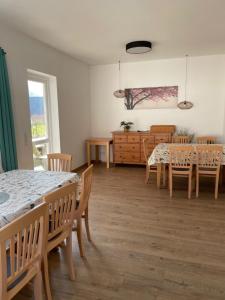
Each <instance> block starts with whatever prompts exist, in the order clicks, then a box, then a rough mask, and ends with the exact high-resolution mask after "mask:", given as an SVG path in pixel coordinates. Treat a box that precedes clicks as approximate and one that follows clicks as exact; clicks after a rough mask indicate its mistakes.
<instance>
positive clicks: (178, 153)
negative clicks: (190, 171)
mask: <svg viewBox="0 0 225 300" xmlns="http://www.w3.org/2000/svg"><path fill="white" fill-rule="evenodd" d="M169 157H170V165H171V166H172V167H176V168H185V167H190V166H192V165H193V157H194V153H193V146H191V145H170V146H169Z"/></svg>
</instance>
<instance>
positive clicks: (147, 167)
mask: <svg viewBox="0 0 225 300" xmlns="http://www.w3.org/2000/svg"><path fill="white" fill-rule="evenodd" d="M145 172H146V173H145V183H146V184H147V183H148V181H149V177H150V166H149V165H148V163H147V162H146V171H145Z"/></svg>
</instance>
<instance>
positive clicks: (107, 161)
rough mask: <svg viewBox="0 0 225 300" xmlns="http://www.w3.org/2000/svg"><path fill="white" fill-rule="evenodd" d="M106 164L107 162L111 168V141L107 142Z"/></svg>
mask: <svg viewBox="0 0 225 300" xmlns="http://www.w3.org/2000/svg"><path fill="white" fill-rule="evenodd" d="M106 164H107V169H109V164H110V147H109V143H107V144H106Z"/></svg>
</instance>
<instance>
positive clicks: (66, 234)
mask: <svg viewBox="0 0 225 300" xmlns="http://www.w3.org/2000/svg"><path fill="white" fill-rule="evenodd" d="M76 187H77V184H76V183H70V184H68V185H66V186H63V187H61V188H59V189H58V190H56V191H53V192H51V193H49V194H47V195H46V196H45V197H44V198H43V200H44V202H45V203H47V204H48V212H49V213H48V224H49V228H48V237H47V246H46V253H45V255H44V260H43V273H44V281H45V288H46V293H47V297H48V300H50V299H52V296H51V290H50V285H49V273H48V257H47V254H48V253H49V252H50V251H51V250H52V249H54V248H55V247H57V246H60V245H61V244H62V243H63V242H64V241H65V240H66V260H67V265H68V269H69V276H70V279H71V280H74V279H75V270H74V264H73V259H72V225H73V220H74V211H75V206H76Z"/></svg>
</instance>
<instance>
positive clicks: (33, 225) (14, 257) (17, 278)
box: [0, 203, 48, 299]
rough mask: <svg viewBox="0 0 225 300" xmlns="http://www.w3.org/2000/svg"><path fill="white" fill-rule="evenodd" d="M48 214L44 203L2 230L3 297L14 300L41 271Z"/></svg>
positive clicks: (0, 279) (0, 290) (0, 282)
mask: <svg viewBox="0 0 225 300" xmlns="http://www.w3.org/2000/svg"><path fill="white" fill-rule="evenodd" d="M47 213H48V210H47V205H46V204H44V203H43V204H41V205H40V206H38V207H36V208H34V209H32V210H31V211H29V212H28V213H26V214H25V215H23V216H21V217H19V218H17V219H16V220H14V221H12V222H11V223H10V224H8V225H6V226H5V227H3V228H2V229H0V274H1V276H0V299H11V298H12V297H13V296H15V295H16V294H17V293H18V291H19V290H20V289H21V288H23V286H24V285H25V284H26V283H27V282H28V281H29V280H31V279H32V278H33V277H34V276H35V275H36V274H37V270H40V266H41V260H42V254H43V251H44V246H45V241H46V240H45V238H46V235H45V233H46V226H47ZM9 295H10V296H9Z"/></svg>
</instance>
